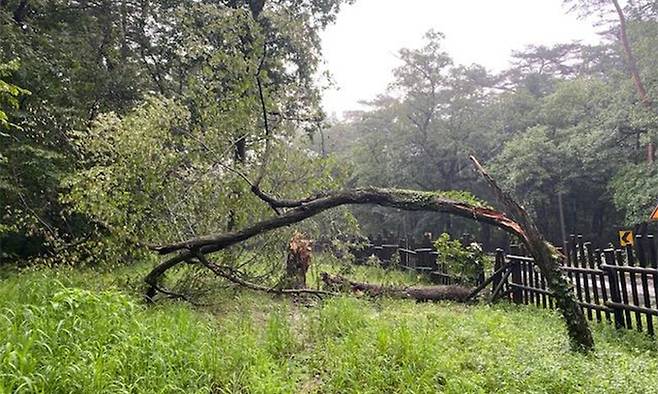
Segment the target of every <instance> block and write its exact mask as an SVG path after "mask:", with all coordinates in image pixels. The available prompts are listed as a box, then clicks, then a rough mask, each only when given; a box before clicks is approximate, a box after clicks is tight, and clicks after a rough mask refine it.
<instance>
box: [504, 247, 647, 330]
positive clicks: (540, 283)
mask: <svg viewBox="0 0 658 394" xmlns="http://www.w3.org/2000/svg"><path fill="white" fill-rule="evenodd" d="M565 254H566V257H567V258H566V262H565V264H564V265H563V266H562V267H561V269H562V271H563V272H564V274H565V275H566V276H567V277H568V278H569V279H570V280H571V282H572V283H573V284H574V288H575V294H576V297H577V298H578V301H579V303H580V305H581V306H582V307H583V309H584V312H585V313H586V316H587V318H588V319H589V320H597V321H602V320H607V321H611V322H612V321H614V324H615V326H616V327H617V328H629V329H633V328H634V329H637V330H638V331H644V330H646V332H648V333H649V334H651V335H654V332H655V327H654V326H655V324H654V317H656V318H658V298H657V295H658V257H656V243H655V239H654V236H653V235H648V236H647V237H646V238H643V237H641V236H639V235H638V236H637V237H636V238H635V247H632V246H627V247H626V248H624V249H604V250H600V249H593V248H592V245H591V243H589V242H583V239H582V237H580V236H579V237H573V236H572V238H571V241H570V242H569V245H568V247H567V250H566V253H565ZM503 268H504V269H503ZM496 271H500V272H499V273H498V274H497V275H496V278H494V280H493V282H492V283H493V285H492V286H493V287H492V291H494V290H496V289H497V290H498V294H494V296H495V297H496V298H507V299H509V300H510V301H511V302H514V303H517V304H534V305H536V306H540V307H543V308H554V307H555V300H554V298H553V294H552V293H551V291H550V290H549V289H548V288H547V286H546V281H545V279H544V277H543V275H542V274H541V273H540V272H539V270H538V269H537V267H536V266H535V262H534V260H533V259H532V258H530V257H527V256H524V255H523V253H521V252H520V251H519V250H518V248H517V249H513V250H511V251H510V253H508V254H505V253H504V252H503V251H502V250H501V249H499V250H497V251H496V261H495V265H494V272H496ZM656 324H658V323H656Z"/></svg>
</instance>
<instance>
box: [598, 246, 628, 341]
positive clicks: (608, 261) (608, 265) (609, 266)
mask: <svg viewBox="0 0 658 394" xmlns="http://www.w3.org/2000/svg"><path fill="white" fill-rule="evenodd" d="M603 253H604V254H605V268H604V271H605V273H606V276H607V277H608V283H609V285H610V300H611V301H612V302H613V303H617V304H620V303H621V297H620V295H619V278H618V277H617V271H616V270H615V268H614V267H613V266H615V265H616V264H615V251H614V249H605V250H604V251H603ZM612 311H613V314H614V316H615V328H624V315H623V311H622V310H621V309H620V308H619V307H617V306H615V305H612Z"/></svg>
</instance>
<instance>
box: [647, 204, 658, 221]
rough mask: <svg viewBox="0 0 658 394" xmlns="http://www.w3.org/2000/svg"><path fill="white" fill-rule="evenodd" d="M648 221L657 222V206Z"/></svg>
mask: <svg viewBox="0 0 658 394" xmlns="http://www.w3.org/2000/svg"><path fill="white" fill-rule="evenodd" d="M649 220H652V221H657V222H658V206H657V207H656V209H654V210H653V213H651V218H650V219H649Z"/></svg>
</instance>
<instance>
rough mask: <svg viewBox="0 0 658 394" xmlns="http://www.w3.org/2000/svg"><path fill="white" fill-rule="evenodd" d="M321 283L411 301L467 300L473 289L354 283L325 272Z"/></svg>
mask: <svg viewBox="0 0 658 394" xmlns="http://www.w3.org/2000/svg"><path fill="white" fill-rule="evenodd" d="M320 275H321V277H322V281H323V282H324V284H325V285H327V286H328V287H329V288H330V289H332V290H349V291H352V292H361V293H364V294H367V295H369V296H371V297H380V296H386V297H392V298H402V299H412V300H416V301H444V300H449V301H459V302H464V301H466V300H468V299H469V296H470V295H471V293H472V291H473V289H471V288H468V287H464V286H457V285H450V286H420V287H394V286H384V285H377V284H371V283H363V282H355V281H352V280H350V279H347V278H345V277H342V276H340V275H331V274H328V273H326V272H323V273H321V274H320Z"/></svg>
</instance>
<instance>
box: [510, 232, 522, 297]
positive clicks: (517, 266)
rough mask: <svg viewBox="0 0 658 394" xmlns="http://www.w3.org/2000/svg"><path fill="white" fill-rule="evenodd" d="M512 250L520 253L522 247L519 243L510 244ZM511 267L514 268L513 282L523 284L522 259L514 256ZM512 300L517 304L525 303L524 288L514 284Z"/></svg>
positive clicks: (513, 252) (514, 252)
mask: <svg viewBox="0 0 658 394" xmlns="http://www.w3.org/2000/svg"><path fill="white" fill-rule="evenodd" d="M510 252H511V253H512V254H513V255H516V256H518V255H520V254H521V248H520V247H519V245H512V246H510ZM510 261H511V263H512V265H511V267H510V269H511V270H512V283H515V284H517V285H523V279H522V278H521V261H520V260H518V259H514V258H512V259H511V260H510ZM512 301H513V302H514V303H515V304H523V290H522V289H520V288H518V287H514V286H512Z"/></svg>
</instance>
